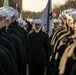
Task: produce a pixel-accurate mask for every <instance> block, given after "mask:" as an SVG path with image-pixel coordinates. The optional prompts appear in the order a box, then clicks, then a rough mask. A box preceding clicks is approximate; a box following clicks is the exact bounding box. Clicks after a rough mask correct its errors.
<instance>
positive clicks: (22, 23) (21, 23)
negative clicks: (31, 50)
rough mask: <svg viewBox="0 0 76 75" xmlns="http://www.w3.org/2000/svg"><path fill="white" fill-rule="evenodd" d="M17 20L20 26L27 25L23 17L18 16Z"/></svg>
mask: <svg viewBox="0 0 76 75" xmlns="http://www.w3.org/2000/svg"><path fill="white" fill-rule="evenodd" d="M16 21H17V22H18V26H20V27H24V26H25V25H27V23H26V22H25V21H24V20H23V18H18V19H17V20H16Z"/></svg>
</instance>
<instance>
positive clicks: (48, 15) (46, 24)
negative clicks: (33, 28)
mask: <svg viewBox="0 0 76 75" xmlns="http://www.w3.org/2000/svg"><path fill="white" fill-rule="evenodd" d="M41 19H42V20H43V27H42V30H43V31H44V32H46V33H47V34H48V35H49V37H50V36H51V34H52V2H51V0H48V3H47V5H46V8H45V10H44V12H43V14H42V16H41Z"/></svg>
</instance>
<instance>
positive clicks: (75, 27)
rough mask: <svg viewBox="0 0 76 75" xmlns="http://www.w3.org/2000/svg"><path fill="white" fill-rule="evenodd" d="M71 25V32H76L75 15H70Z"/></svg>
mask: <svg viewBox="0 0 76 75" xmlns="http://www.w3.org/2000/svg"><path fill="white" fill-rule="evenodd" d="M71 17H72V25H73V30H74V31H76V13H74V14H72V16H71Z"/></svg>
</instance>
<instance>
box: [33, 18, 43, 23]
mask: <svg viewBox="0 0 76 75" xmlns="http://www.w3.org/2000/svg"><path fill="white" fill-rule="evenodd" d="M42 23H43V20H41V19H35V20H33V24H42Z"/></svg>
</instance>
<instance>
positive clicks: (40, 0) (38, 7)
mask: <svg viewBox="0 0 76 75" xmlns="http://www.w3.org/2000/svg"><path fill="white" fill-rule="evenodd" d="M65 1H67V0H52V7H53V5H55V4H64V3H65ZM47 2H48V0H23V6H22V7H23V9H24V10H25V11H26V10H29V11H35V12H39V11H42V10H43V9H44V8H45V7H46V5H47Z"/></svg>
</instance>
